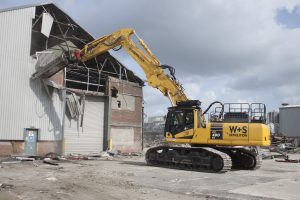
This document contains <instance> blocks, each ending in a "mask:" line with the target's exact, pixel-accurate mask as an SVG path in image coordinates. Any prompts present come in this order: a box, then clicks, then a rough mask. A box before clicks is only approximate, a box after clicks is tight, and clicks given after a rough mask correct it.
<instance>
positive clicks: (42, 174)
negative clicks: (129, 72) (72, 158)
mask: <svg viewBox="0 0 300 200" xmlns="http://www.w3.org/2000/svg"><path fill="white" fill-rule="evenodd" d="M295 156H296V157H297V158H298V159H299V158H300V155H294V157H295ZM37 164H38V166H35V165H33V163H32V162H30V161H28V162H22V163H19V164H3V165H2V166H3V168H0V184H11V185H13V187H11V188H10V186H9V185H8V186H7V187H6V188H2V189H0V200H4V199H5V200H12V199H24V200H35V199H36V200H37V199H38V200H40V199H45V200H48V199H49V200H50V199H62V200H65V199H75V200H76V199H78V200H79V199H85V200H90V199H97V200H98V199H141V200H142V199H155V200H159V199H173V200H176V199H187V200H189V199H299V198H300V163H279V162H275V161H274V160H266V161H264V163H263V166H262V168H260V169H259V170H256V171H230V172H227V173H223V174H214V173H201V172H193V171H181V170H175V169H166V168H158V167H149V166H146V165H145V163H144V161H143V159H142V158H134V159H128V158H126V159H121V160H113V161H105V160H101V161H99V160H97V161H89V160H87V161H76V162H72V163H70V162H69V163H60V165H59V166H50V165H47V164H43V163H42V162H37ZM2 187H3V186H2Z"/></svg>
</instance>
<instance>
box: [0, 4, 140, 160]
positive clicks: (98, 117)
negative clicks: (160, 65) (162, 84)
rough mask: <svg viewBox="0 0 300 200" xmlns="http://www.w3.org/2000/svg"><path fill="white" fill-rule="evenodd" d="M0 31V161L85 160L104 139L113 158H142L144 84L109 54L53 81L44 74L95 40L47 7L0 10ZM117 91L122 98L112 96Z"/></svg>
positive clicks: (103, 146) (54, 8)
mask: <svg viewBox="0 0 300 200" xmlns="http://www.w3.org/2000/svg"><path fill="white" fill-rule="evenodd" d="M95 23H96V22H95ZM99 25H100V24H99ZM0 27H1V29H0V44H1V45H0V73H1V79H0V90H1V92H0V112H1V116H0V155H1V154H2V155H3V154H19V153H20V154H23V153H24V154H34V155H36V154H38V155H44V154H46V153H48V152H55V153H59V154H70V153H81V154H87V153H92V152H100V151H103V150H105V149H107V148H108V146H109V145H108V141H110V139H111V138H115V139H116V140H117V143H114V141H112V147H113V148H114V149H116V150H118V149H119V148H122V150H126V145H127V146H128V148H127V149H129V150H130V151H141V150H142V98H143V97H142V86H143V81H142V80H141V79H139V78H138V77H137V76H135V75H134V73H133V72H132V71H130V70H128V69H127V68H126V67H125V66H124V65H123V64H122V63H120V62H119V61H118V60H117V59H116V58H114V57H113V56H111V55H110V54H109V53H106V54H103V55H100V56H98V57H97V58H95V59H93V60H90V61H87V62H85V63H82V64H81V65H82V66H78V67H76V68H67V69H62V70H60V71H58V72H57V73H56V71H55V70H54V71H51V70H52V69H49V70H48V69H44V68H43V65H44V64H46V63H47V62H50V61H51V60H55V58H57V57H58V56H60V55H61V53H62V52H64V51H67V50H71V49H74V48H79V49H81V48H82V47H83V45H84V44H86V43H88V42H91V41H93V40H94V38H93V37H92V36H91V35H90V34H89V33H88V32H87V31H86V30H84V29H83V28H82V27H81V26H80V25H79V24H77V23H76V22H75V21H74V20H73V19H72V18H71V17H70V16H68V15H67V14H66V13H65V12H64V11H62V10H61V9H60V8H58V7H57V6H56V5H54V4H52V3H47V4H34V5H27V6H22V7H15V8H10V9H2V10H0ZM33 74H35V75H33ZM50 75H51V76H50ZM112 85H117V87H113V88H112ZM116 88H117V89H119V88H121V89H122V88H126V91H124V89H123V90H121V89H119V91H118V95H112V91H115V90H116ZM125 92H126V93H125ZM120 97H122V98H120ZM117 98H118V100H116V99H117ZM126 100H127V101H126ZM124 101H126V102H124ZM119 105H122V106H119ZM131 115H134V116H135V118H132V119H130V116H131ZM116 116H117V117H116ZM118 116H122V117H124V118H126V119H129V120H127V121H126V122H123V121H122V117H121V118H120V117H119V118H118ZM112 121H113V123H112ZM118 122H121V125H120V124H118ZM115 127H118V129H117V130H120V131H112V129H113V130H114V128H115ZM111 132H113V135H111ZM118 134H124V135H126V137H124V136H123V135H120V137H119V135H118ZM118 138H122V140H119V141H118ZM122 141H123V142H124V144H123V143H122Z"/></svg>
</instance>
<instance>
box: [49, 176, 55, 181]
mask: <svg viewBox="0 0 300 200" xmlns="http://www.w3.org/2000/svg"><path fill="white" fill-rule="evenodd" d="M46 180H48V181H57V178H55V177H54V176H51V177H47V178H46Z"/></svg>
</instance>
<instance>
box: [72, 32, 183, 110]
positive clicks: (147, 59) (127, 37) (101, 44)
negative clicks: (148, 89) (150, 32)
mask: <svg viewBox="0 0 300 200" xmlns="http://www.w3.org/2000/svg"><path fill="white" fill-rule="evenodd" d="M132 35H135V36H136V37H137V39H138V42H139V45H140V46H141V47H142V48H139V47H138V46H137V45H136V44H135V43H134V41H133V40H132V39H131V36H132ZM118 47H123V48H124V49H125V50H126V52H127V53H128V54H129V55H130V56H131V57H132V58H133V59H134V60H135V61H136V62H137V63H138V64H139V65H140V67H141V68H142V69H143V71H144V72H145V74H146V78H147V81H148V84H149V85H150V86H152V87H154V88H157V89H159V90H160V91H161V92H162V93H163V95H164V96H167V97H168V98H169V100H170V101H171V104H172V105H173V106H175V105H176V104H177V103H179V102H185V101H187V100H188V98H187V97H186V95H185V93H184V89H183V88H182V86H181V85H180V84H179V82H178V81H177V79H176V78H175V70H174V68H173V67H171V66H168V65H161V64H160V62H159V61H158V60H157V58H156V57H155V56H154V55H153V54H152V52H151V51H150V49H149V48H148V47H147V45H146V44H145V43H144V41H143V40H142V39H141V38H139V37H138V35H137V34H136V33H135V31H134V30H133V29H130V28H127V29H120V30H118V31H116V32H114V33H112V34H110V35H107V36H103V37H101V38H99V39H96V40H94V41H92V42H90V43H88V44H86V45H85V46H84V48H82V49H81V50H79V51H77V52H76V51H75V53H74V55H75V56H74V57H75V59H76V60H77V61H80V62H85V61H87V60H90V59H92V58H95V57H96V56H98V55H101V54H103V53H105V52H107V51H108V50H111V49H114V48H118ZM164 69H169V71H170V75H168V74H165V72H164Z"/></svg>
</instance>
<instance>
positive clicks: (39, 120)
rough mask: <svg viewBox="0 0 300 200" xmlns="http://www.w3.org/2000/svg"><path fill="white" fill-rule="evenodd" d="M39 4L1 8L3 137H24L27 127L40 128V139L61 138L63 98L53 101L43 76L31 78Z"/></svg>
mask: <svg viewBox="0 0 300 200" xmlns="http://www.w3.org/2000/svg"><path fill="white" fill-rule="evenodd" d="M34 16H35V7H30V8H23V9H18V10H12V11H6V12H0V27H1V28H0V74H1V78H0V91H1V92H0V113H1V115H0V140H22V139H23V129H24V128H28V127H31V126H33V127H35V128H39V129H40V133H41V134H40V136H39V139H40V140H60V139H61V132H62V116H63V115H62V113H63V112H62V108H63V105H62V100H61V94H60V92H59V91H57V90H54V91H53V96H52V101H51V99H50V97H48V95H47V93H46V92H45V89H44V88H43V87H44V86H43V85H42V83H41V82H40V81H39V80H35V81H32V80H30V77H31V75H32V74H33V73H34V71H35V63H36V60H35V59H33V58H31V56H30V44H31V27H32V19H33V17H34Z"/></svg>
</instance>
